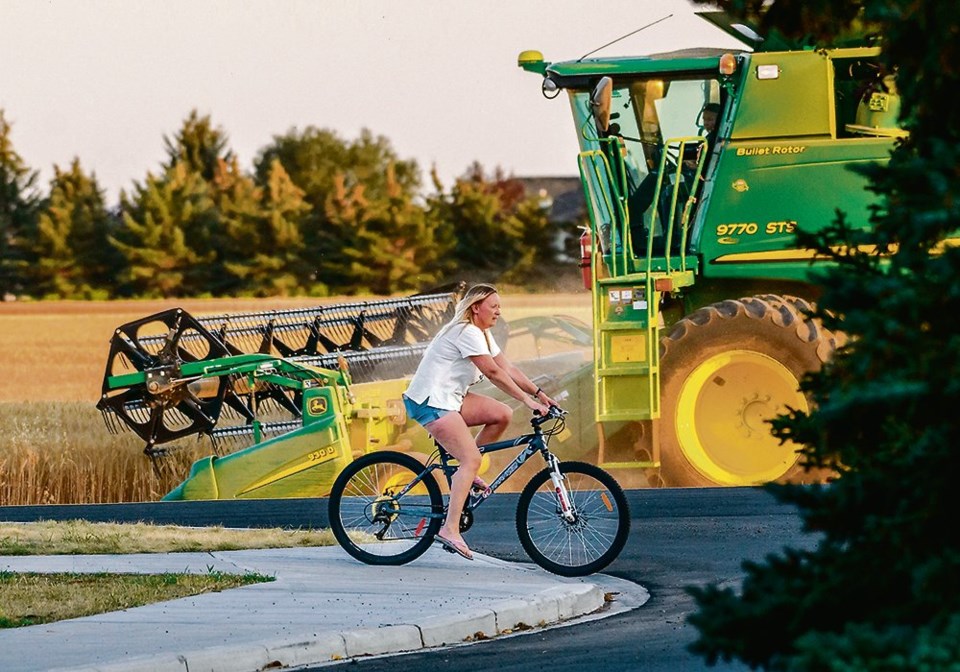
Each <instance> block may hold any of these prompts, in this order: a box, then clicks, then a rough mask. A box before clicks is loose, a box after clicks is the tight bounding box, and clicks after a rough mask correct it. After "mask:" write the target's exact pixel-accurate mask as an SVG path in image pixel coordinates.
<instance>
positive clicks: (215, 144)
mask: <svg viewBox="0 0 960 672" xmlns="http://www.w3.org/2000/svg"><path fill="white" fill-rule="evenodd" d="M163 144H164V146H165V148H166V151H167V162H166V163H165V164H164V168H165V169H168V170H169V169H172V168H173V167H174V166H176V165H177V164H178V163H184V164H186V166H187V168H188V169H189V170H193V171H196V172H198V173H200V174H201V175H202V176H203V179H205V180H207V181H208V182H209V181H211V180H213V177H214V175H215V174H216V171H217V167H218V165H219V163H220V161H226V162H228V163H229V162H230V161H231V159H232V158H233V152H232V151H230V149H229V148H228V139H227V134H226V132H225V131H224V130H223V129H222V128H221V127H219V126H214V125H213V122H212V121H211V120H210V115H203V116H201V115H200V114H199V113H198V112H197V111H196V110H191V111H190V114H189V115H188V116H187V118H186V119H184V121H183V125H182V126H181V127H180V130H179V131H177V133H176V135H174V136H173V137H172V138H170V137H167V136H164V138H163Z"/></svg>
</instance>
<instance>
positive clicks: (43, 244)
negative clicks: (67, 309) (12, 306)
mask: <svg viewBox="0 0 960 672" xmlns="http://www.w3.org/2000/svg"><path fill="white" fill-rule="evenodd" d="M112 228H113V220H112V218H111V216H110V214H109V213H108V212H107V208H106V205H105V203H104V195H103V190H102V189H101V188H100V186H99V185H98V184H97V178H96V176H94V175H87V174H86V173H84V172H83V169H82V168H81V167H80V160H79V159H74V160H73V162H72V163H71V164H70V169H69V170H67V171H64V170H62V169H61V168H60V167H59V166H54V178H53V180H51V181H50V197H49V199H48V201H47V203H46V205H45V206H44V208H43V210H42V212H41V213H40V218H39V224H38V228H37V240H36V264H34V265H33V266H32V270H31V273H30V276H31V278H32V280H33V287H34V292H35V293H36V294H38V295H40V296H50V297H55V298H69V299H76V298H93V297H104V296H108V295H109V290H110V288H111V286H112V279H113V274H114V273H115V271H116V268H117V267H118V265H119V263H120V259H119V256H118V255H117V254H116V250H115V249H114V248H113V247H112V246H111V245H109V243H108V236H109V235H110V233H111V229H112Z"/></svg>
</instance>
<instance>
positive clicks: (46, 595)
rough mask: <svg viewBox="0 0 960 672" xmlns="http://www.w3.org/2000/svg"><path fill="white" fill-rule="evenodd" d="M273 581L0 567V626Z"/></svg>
mask: <svg viewBox="0 0 960 672" xmlns="http://www.w3.org/2000/svg"><path fill="white" fill-rule="evenodd" d="M266 581H273V577H269V576H264V575H262V574H255V573H247V574H224V573H222V572H210V573H208V574H174V573H166V574H104V573H96V574H86V573H84V574H80V573H61V574H37V573H33V572H31V573H23V574H21V573H16V572H5V571H0V629H3V628H19V627H22V626H27V625H39V624H41V623H53V622H54V621H62V620H65V619H69V618H80V617H81V616H92V615H94V614H103V613H106V612H110V611H119V610H122V609H132V608H133V607H140V606H143V605H145V604H151V603H154V602H165V601H167V600H175V599H177V598H179V597H190V596H192V595H199V594H201V593H209V592H219V591H221V590H228V589H230V588H236V587H239V586H247V585H250V584H253V583H263V582H266Z"/></svg>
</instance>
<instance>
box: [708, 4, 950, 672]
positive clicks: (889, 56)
mask: <svg viewBox="0 0 960 672" xmlns="http://www.w3.org/2000/svg"><path fill="white" fill-rule="evenodd" d="M720 4H721V5H724V6H726V7H732V8H733V10H735V11H736V12H738V13H740V14H746V15H747V16H748V17H749V18H754V19H757V20H759V21H760V22H761V23H762V25H763V26H765V27H766V28H776V29H778V30H779V31H780V32H781V33H782V34H784V35H787V36H808V37H809V39H810V40H811V41H813V42H815V43H818V44H829V43H831V41H833V40H835V39H836V37H837V36H838V35H841V34H845V33H849V32H851V28H855V27H856V25H855V24H858V25H860V26H864V25H866V26H872V25H875V26H876V27H877V29H878V31H877V32H878V34H880V35H882V36H883V39H882V42H881V48H882V55H881V61H882V63H883V66H884V68H885V70H886V72H888V73H896V78H897V79H896V81H897V89H898V90H899V92H900V95H901V121H902V124H903V126H904V128H905V129H907V130H908V131H909V132H910V136H909V139H907V140H905V141H903V142H902V143H901V144H900V145H899V146H898V147H897V148H896V150H895V151H894V152H893V155H892V157H891V160H890V162H889V163H888V164H886V165H883V166H877V167H872V168H870V169H867V173H868V174H869V175H870V177H871V183H872V189H873V190H874V191H875V192H876V193H877V194H878V196H879V197H880V203H879V205H878V208H877V210H876V211H875V213H874V216H873V225H874V230H873V231H872V232H869V233H863V232H857V231H851V230H850V229H849V227H847V225H846V223H845V219H844V218H843V217H842V216H840V217H839V218H838V220H837V222H836V224H835V225H834V226H833V227H832V228H831V229H829V230H828V231H826V232H824V233H823V234H822V235H820V236H817V237H816V238H811V237H810V236H804V237H803V239H802V240H803V242H806V243H808V244H815V245H816V246H817V247H818V248H819V249H821V250H822V251H824V252H827V251H829V250H830V249H832V248H834V247H836V246H840V245H843V246H846V247H847V248H848V249H850V250H852V251H851V252H850V253H848V254H836V253H835V254H834V255H833V256H834V260H835V261H836V262H837V265H838V266H837V269H836V270H835V271H831V272H829V273H828V274H827V275H826V276H825V278H824V281H823V283H822V285H823V287H824V293H823V295H822V297H821V299H820V303H819V311H820V312H819V316H820V317H821V319H823V320H824V322H825V323H826V325H827V326H828V327H829V328H835V329H844V330H845V331H846V333H847V334H848V335H849V336H850V340H849V341H848V344H847V345H846V346H845V347H844V348H843V349H841V350H840V352H839V353H838V354H837V355H836V357H835V359H834V361H833V362H832V364H831V365H830V366H827V367H825V368H824V369H823V371H822V372H821V373H819V374H817V375H815V376H813V377H811V378H810V379H809V380H808V381H807V382H806V383H805V384H804V389H805V390H806V391H807V392H808V393H809V394H810V395H811V397H812V399H813V401H814V402H815V406H814V409H815V410H813V411H812V412H811V413H809V414H806V413H802V412H792V413H791V414H790V415H789V417H785V418H782V419H780V420H779V421H777V422H776V423H775V429H776V433H777V434H778V435H779V436H780V437H783V438H790V439H792V440H794V441H797V442H799V443H800V444H802V445H803V446H804V453H805V458H806V460H807V461H808V462H809V463H810V464H811V465H814V466H822V465H826V466H832V467H835V468H836V469H837V470H839V472H840V473H841V476H840V477H839V479H838V480H837V481H836V482H834V483H832V484H830V485H829V486H824V487H815V488H809V487H807V488H804V487H799V486H793V487H783V486H781V487H776V488H772V489H773V490H774V492H775V493H777V496H778V497H780V498H781V499H782V500H784V501H787V502H793V503H796V504H797V505H798V507H799V509H800V511H801V514H802V516H803V519H804V522H805V525H806V527H807V529H809V530H811V531H813V532H816V533H818V534H819V535H820V539H821V541H820V543H819V545H818V546H817V548H816V549H814V550H791V549H787V550H784V551H783V552H782V553H781V554H778V555H775V556H771V557H769V558H768V559H767V560H766V562H764V563H756V564H749V565H745V569H746V574H747V575H746V579H745V581H744V584H743V587H742V591H740V592H735V591H733V590H731V589H729V588H719V587H717V586H708V587H706V588H697V589H692V591H691V592H692V593H693V595H694V596H695V598H696V600H697V602H698V606H699V611H698V612H697V613H696V614H694V615H693V616H691V618H690V621H691V622H692V623H693V624H694V625H696V627H697V628H699V630H700V639H699V640H698V641H697V642H696V643H695V645H694V650H695V651H697V652H699V653H700V654H701V655H703V656H704V657H705V658H706V659H707V660H708V662H709V661H715V660H718V659H731V658H738V659H740V660H742V661H744V662H745V663H746V664H748V665H749V666H750V667H751V668H758V667H759V668H763V669H769V670H790V671H791V672H801V671H805V670H828V671H832V670H836V671H838V672H839V671H840V670H844V671H846V670H884V671H885V672H886V671H893V670H904V671H906V670H911V671H915V670H931V671H932V670H956V669H960V532H958V531H957V530H958V527H957V526H956V525H955V524H954V521H953V512H954V511H955V510H956V509H957V504H958V503H960V502H958V500H960V494H958V493H960V490H958V488H957V487H956V484H955V483H954V476H955V474H957V473H958V467H960V451H957V449H956V446H957V445H960V424H958V423H957V421H956V419H955V417H954V415H953V414H954V413H956V408H957V407H958V404H960V382H958V381H960V378H958V376H957V371H958V368H960V367H958V362H960V338H958V334H960V250H958V249H957V248H956V247H952V246H945V245H943V244H942V243H943V242H944V241H945V240H947V239H948V238H952V237H953V236H955V235H956V232H957V230H958V229H960V193H958V191H960V180H958V179H957V178H958V169H957V166H960V106H957V105H955V104H953V103H952V102H950V101H952V100H953V98H952V93H953V92H954V91H956V90H957V89H958V86H960V69H958V68H957V67H956V63H957V62H960V61H958V59H957V57H958V56H960V41H958V40H957V38H956V36H957V34H958V31H960V7H958V5H957V4H956V3H947V2H933V1H930V0H927V1H920V2H917V1H914V0H860V1H859V2H842V1H841V0H780V1H778V2H776V3H770V4H768V3H763V2H761V0H749V1H742V0H734V1H725V2H721V3H720ZM861 10H862V13H860V12H861ZM868 244H869V245H876V247H877V250H879V251H880V252H886V253H890V254H889V255H887V256H885V257H883V256H881V255H880V254H876V253H867V252H859V251H856V250H857V249H858V246H860V245H868Z"/></svg>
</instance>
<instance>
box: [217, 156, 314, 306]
mask: <svg viewBox="0 0 960 672" xmlns="http://www.w3.org/2000/svg"><path fill="white" fill-rule="evenodd" d="M214 184H215V187H216V190H217V207H218V209H219V212H220V217H221V223H222V226H223V233H224V245H223V247H222V248H221V249H222V254H223V267H224V271H225V273H226V275H227V276H228V277H229V278H232V279H233V282H232V286H231V289H232V290H233V291H234V292H239V293H241V294H252V295H256V296H276V295H290V294H297V293H300V292H302V291H303V288H305V287H307V286H309V283H310V279H309V277H308V276H309V272H310V271H309V266H308V265H307V264H306V263H305V261H304V260H303V258H302V255H303V250H304V246H303V237H302V235H301V231H300V227H301V222H302V220H303V218H304V216H305V215H306V213H308V212H309V211H310V206H309V205H307V203H306V202H305V201H304V200H303V191H301V190H300V189H299V188H298V187H297V186H296V185H295V184H293V182H291V181H290V178H289V176H288V175H287V173H286V171H285V170H284V169H283V166H282V165H281V164H280V162H279V161H274V162H273V165H272V166H271V168H270V171H269V173H268V174H267V179H266V187H265V188H261V187H258V186H256V184H255V183H254V182H253V179H252V178H251V177H248V176H246V175H243V174H242V173H241V171H240V169H239V168H238V166H237V162H236V160H233V161H231V162H230V163H229V164H228V163H226V162H221V165H220V168H219V169H218V172H217V175H216V177H215V179H214Z"/></svg>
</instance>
